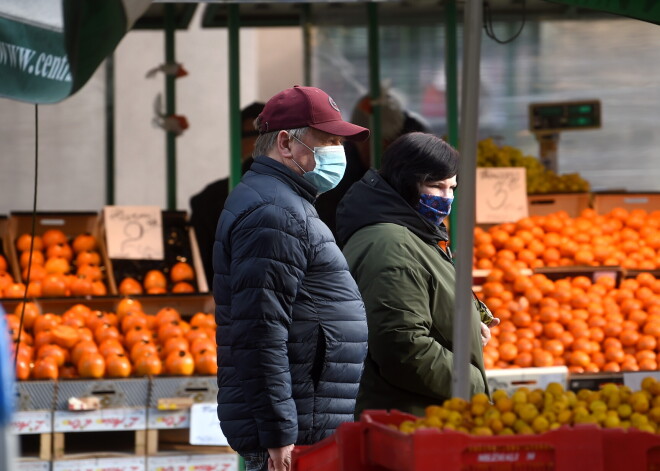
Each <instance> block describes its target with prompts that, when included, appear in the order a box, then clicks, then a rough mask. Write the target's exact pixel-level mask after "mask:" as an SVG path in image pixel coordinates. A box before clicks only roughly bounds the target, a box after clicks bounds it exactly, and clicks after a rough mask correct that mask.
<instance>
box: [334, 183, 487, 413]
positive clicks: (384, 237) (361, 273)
mask: <svg viewBox="0 0 660 471" xmlns="http://www.w3.org/2000/svg"><path fill="white" fill-rule="evenodd" d="M337 237H338V241H339V244H340V246H343V251H344V255H345V256H346V259H347V261H348V264H349V268H350V271H351V273H352V274H353V277H354V278H355V280H356V281H357V284H358V287H359V289H360V292H361V294H362V297H363V299H364V304H365V307H366V310H367V325H368V328H369V337H368V339H369V340H368V346H369V350H368V354H367V358H366V360H365V366H364V372H363V375H362V380H361V382H360V389H359V392H358V397H357V404H356V410H355V416H356V418H358V417H359V416H360V414H361V412H362V411H363V410H365V409H398V410H401V411H404V412H409V413H412V414H415V415H419V416H421V415H424V409H425V407H427V406H429V405H432V404H437V405H441V404H442V403H443V401H444V400H446V399H449V398H450V397H451V390H452V371H453V358H454V357H453V353H452V345H453V342H454V338H453V331H454V303H455V282H456V271H455V268H454V265H453V262H452V260H451V256H450V255H449V254H448V253H447V252H445V251H444V250H443V249H441V248H440V246H439V245H438V243H439V242H441V241H447V232H446V229H445V228H444V226H442V227H436V226H434V225H432V224H430V223H429V222H427V221H426V220H425V219H424V218H423V217H422V216H421V215H420V214H419V213H418V212H417V211H416V210H415V209H414V208H412V207H411V206H410V205H409V204H408V203H407V202H406V201H405V200H404V199H403V198H402V197H401V196H400V195H399V194H398V193H397V192H396V191H395V190H394V189H392V187H390V186H389V185H388V184H387V182H385V181H384V180H383V179H382V178H381V177H380V175H378V173H377V172H375V171H374V170H369V171H368V172H367V173H366V174H365V176H364V177H363V178H362V180H360V181H359V182H357V183H355V184H354V185H353V186H352V187H351V189H350V190H349V191H348V193H347V194H346V196H345V197H344V198H343V199H342V201H341V203H340V205H339V207H338V210H337ZM469 315H471V316H472V317H473V319H472V330H471V332H470V334H469V339H468V341H469V342H470V346H471V347H470V363H471V364H470V369H469V371H470V394H471V395H473V394H476V393H480V392H486V393H487V392H488V388H487V383H486V375H485V371H484V362H483V351H482V345H481V331H480V320H481V318H480V313H479V310H478V309H477V304H476V301H475V304H474V305H473V308H472V310H471V311H470V313H469Z"/></svg>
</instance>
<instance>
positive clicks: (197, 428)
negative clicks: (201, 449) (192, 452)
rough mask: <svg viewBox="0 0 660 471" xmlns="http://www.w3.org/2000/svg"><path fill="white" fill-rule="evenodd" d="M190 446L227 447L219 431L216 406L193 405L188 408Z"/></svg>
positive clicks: (211, 404)
mask: <svg viewBox="0 0 660 471" xmlns="http://www.w3.org/2000/svg"><path fill="white" fill-rule="evenodd" d="M190 444H191V445H220V446H226V445H228V442H227V438H225V436H224V434H223V433H222V430H221V429H220V422H219V421H218V411H217V406H216V405H215V404H213V403H206V402H202V403H198V404H193V406H192V407H191V408H190Z"/></svg>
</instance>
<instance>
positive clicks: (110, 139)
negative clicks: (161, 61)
mask: <svg viewBox="0 0 660 471" xmlns="http://www.w3.org/2000/svg"><path fill="white" fill-rule="evenodd" d="M105 204H107V205H113V204H115V59H114V54H110V55H109V56H108V58H107V59H106V60H105Z"/></svg>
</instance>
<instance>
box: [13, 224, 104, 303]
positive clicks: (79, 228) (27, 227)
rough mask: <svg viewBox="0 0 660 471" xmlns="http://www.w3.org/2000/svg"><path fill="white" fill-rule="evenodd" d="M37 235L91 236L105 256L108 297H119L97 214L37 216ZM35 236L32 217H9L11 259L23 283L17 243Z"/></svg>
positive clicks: (100, 252) (70, 237) (70, 238)
mask: <svg viewBox="0 0 660 471" xmlns="http://www.w3.org/2000/svg"><path fill="white" fill-rule="evenodd" d="M35 218H36V219H35V234H36V235H39V236H40V235H42V234H43V233H44V232H46V231H47V230H48V229H59V230H61V231H62V232H64V233H65V234H66V235H67V237H68V238H69V240H72V239H73V238H74V237H76V236H77V235H79V234H84V233H90V234H92V235H93V236H94V237H95V238H96V241H97V244H98V247H97V250H98V252H99V254H100V255H101V263H102V269H103V268H104V269H105V271H104V275H105V278H104V280H103V281H104V282H105V284H106V287H107V289H108V294H109V295H112V294H117V286H116V284H115V279H114V276H113V274H112V270H111V269H110V268H109V267H110V259H109V258H108V255H107V251H106V249H105V239H104V237H103V234H102V232H101V225H100V219H99V215H98V214H97V213H94V212H40V213H37V214H36V215H35ZM31 232H32V213H30V212H12V213H11V214H10V215H9V223H8V235H9V240H10V245H11V248H10V250H11V258H12V264H13V269H14V272H15V273H16V276H17V279H18V280H21V279H22V278H21V276H20V272H21V270H20V266H19V263H18V260H19V259H18V257H19V254H18V252H17V250H16V239H17V238H18V237H19V236H20V235H21V234H26V233H27V234H29V233H31Z"/></svg>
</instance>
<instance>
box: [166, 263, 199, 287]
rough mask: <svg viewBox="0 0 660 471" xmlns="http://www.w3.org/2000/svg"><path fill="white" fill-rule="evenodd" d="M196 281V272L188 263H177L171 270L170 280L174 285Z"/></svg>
mask: <svg viewBox="0 0 660 471" xmlns="http://www.w3.org/2000/svg"><path fill="white" fill-rule="evenodd" d="M194 279H195V270H194V269H193V267H192V266H191V265H190V264H189V263H186V262H177V263H175V264H174V265H173V266H172V268H171V269H170V280H172V282H173V283H178V282H179V281H192V280H194Z"/></svg>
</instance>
